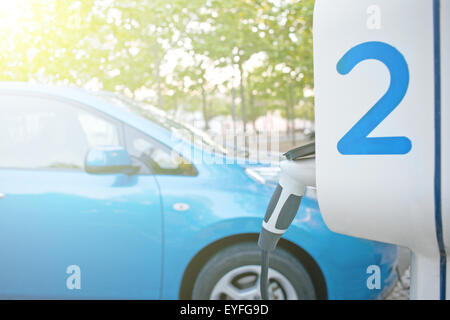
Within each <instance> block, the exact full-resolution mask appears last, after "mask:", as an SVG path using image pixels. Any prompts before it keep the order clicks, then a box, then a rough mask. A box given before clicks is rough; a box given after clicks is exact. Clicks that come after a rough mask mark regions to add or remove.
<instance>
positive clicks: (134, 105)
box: [97, 92, 228, 155]
mask: <svg viewBox="0 0 450 320" xmlns="http://www.w3.org/2000/svg"><path fill="white" fill-rule="evenodd" d="M97 95H98V96H99V97H101V98H103V99H106V100H108V101H109V102H112V103H113V104H114V105H116V106H118V107H120V108H122V109H124V110H126V111H129V112H132V113H134V114H137V115H139V116H142V117H144V118H146V119H147V120H149V121H151V122H153V123H155V124H157V125H159V126H161V127H163V128H165V129H167V130H169V131H170V132H172V133H173V134H174V135H176V136H178V137H181V138H183V139H184V140H187V141H189V142H191V143H194V144H195V145H197V146H198V147H200V148H203V149H207V150H209V151H214V152H216V153H219V154H222V155H226V154H227V153H228V152H227V150H226V149H225V148H224V147H222V146H221V145H220V144H218V143H216V142H215V141H214V140H213V139H212V138H211V137H210V136H209V135H208V134H207V133H206V132H204V131H202V130H200V129H197V128H195V127H193V126H191V125H189V124H187V123H182V122H180V121H177V120H175V119H173V118H171V117H170V116H169V115H168V114H167V113H166V112H164V111H163V110H160V109H158V108H155V107H153V106H152V105H150V104H147V103H143V102H138V101H135V100H133V99H130V98H128V97H126V96H122V95H119V94H115V93H110V92H99V93H98V94H97Z"/></svg>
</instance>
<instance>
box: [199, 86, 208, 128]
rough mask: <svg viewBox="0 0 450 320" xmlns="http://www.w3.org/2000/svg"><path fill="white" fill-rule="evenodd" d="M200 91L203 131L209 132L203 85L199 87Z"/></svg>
mask: <svg viewBox="0 0 450 320" xmlns="http://www.w3.org/2000/svg"><path fill="white" fill-rule="evenodd" d="M200 88H201V90H202V112H203V120H204V121H205V130H209V115H208V105H207V103H206V90H205V87H204V86H203V84H201V85H200Z"/></svg>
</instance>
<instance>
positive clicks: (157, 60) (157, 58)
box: [153, 43, 164, 109]
mask: <svg viewBox="0 0 450 320" xmlns="http://www.w3.org/2000/svg"><path fill="white" fill-rule="evenodd" d="M153 50H154V55H155V78H156V86H157V94H158V107H159V108H160V109H163V107H164V105H163V101H162V85H161V70H160V69H161V58H160V56H159V47H158V44H157V43H155V45H154V49H153Z"/></svg>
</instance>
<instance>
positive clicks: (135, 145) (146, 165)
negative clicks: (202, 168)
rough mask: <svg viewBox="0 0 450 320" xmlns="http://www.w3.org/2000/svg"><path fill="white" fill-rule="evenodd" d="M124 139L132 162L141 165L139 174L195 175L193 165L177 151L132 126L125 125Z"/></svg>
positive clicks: (195, 171)
mask: <svg viewBox="0 0 450 320" xmlns="http://www.w3.org/2000/svg"><path fill="white" fill-rule="evenodd" d="M125 141H126V147H127V151H128V153H129V154H130V156H131V158H132V160H133V162H134V164H135V165H138V166H140V167H141V169H140V172H139V173H140V174H151V173H153V174H165V175H183V176H195V175H197V170H196V169H195V167H194V166H193V165H192V164H191V163H190V162H189V161H187V160H186V159H184V158H183V157H181V156H180V155H179V154H178V153H177V152H175V151H174V150H172V149H170V148H168V147H167V146H165V145H163V144H161V143H159V142H157V141H155V140H154V139H152V138H150V137H149V136H147V135H145V134H144V133H142V132H140V131H138V130H136V129H134V128H131V127H129V126H125Z"/></svg>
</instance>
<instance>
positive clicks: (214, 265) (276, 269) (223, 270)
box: [192, 243, 316, 300]
mask: <svg viewBox="0 0 450 320" xmlns="http://www.w3.org/2000/svg"><path fill="white" fill-rule="evenodd" d="M260 263H261V253H260V249H259V247H258V245H257V244H256V243H239V244H235V245H232V246H230V247H227V248H225V249H222V250H221V251H219V252H217V253H216V254H215V255H213V256H212V257H211V258H210V259H209V261H208V262H207V263H206V264H205V265H204V266H203V268H202V269H201V271H200V273H199V274H198V277H197V279H196V281H195V283H194V289H193V292H192V299H194V300H209V299H225V300H227V299H228V300H229V299H239V300H248V299H260V298H261V297H260V292H259V274H260V268H261V266H260ZM268 288H269V290H268V291H269V297H270V299H280V300H284V299H293V300H295V299H298V300H310V299H315V298H316V294H315V290H314V285H313V282H312V280H311V277H310V276H309V274H308V272H307V271H306V269H305V268H304V266H303V265H302V264H301V263H300V261H298V259H296V258H295V257H294V256H293V255H292V254H290V253H289V252H287V251H286V250H284V249H282V248H277V249H276V250H275V251H273V252H271V253H270V269H269V286H268Z"/></svg>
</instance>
